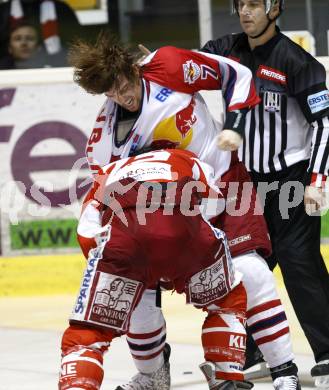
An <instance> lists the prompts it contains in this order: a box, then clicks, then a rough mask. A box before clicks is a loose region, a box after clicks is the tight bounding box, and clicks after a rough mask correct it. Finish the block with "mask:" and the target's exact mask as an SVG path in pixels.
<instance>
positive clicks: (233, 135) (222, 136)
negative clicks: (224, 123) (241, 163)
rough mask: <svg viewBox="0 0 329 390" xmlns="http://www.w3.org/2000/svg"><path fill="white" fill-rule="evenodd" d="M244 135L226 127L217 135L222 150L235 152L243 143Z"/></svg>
mask: <svg viewBox="0 0 329 390" xmlns="http://www.w3.org/2000/svg"><path fill="white" fill-rule="evenodd" d="M242 141H243V139H242V137H241V135H240V134H238V133H237V132H236V131H233V130H228V129H224V130H222V131H221V132H220V133H219V135H218V136H217V147H218V148H219V149H222V150H226V151H229V152H233V151H234V150H237V149H239V147H240V146H241V144H242Z"/></svg>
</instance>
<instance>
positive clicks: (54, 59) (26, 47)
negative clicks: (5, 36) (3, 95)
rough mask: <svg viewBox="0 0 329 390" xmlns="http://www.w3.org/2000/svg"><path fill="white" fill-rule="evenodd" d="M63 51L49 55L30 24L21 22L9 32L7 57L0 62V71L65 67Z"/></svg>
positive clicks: (36, 31) (35, 29)
mask: <svg viewBox="0 0 329 390" xmlns="http://www.w3.org/2000/svg"><path fill="white" fill-rule="evenodd" d="M65 65H66V54H65V52H64V50H63V49H61V50H60V51H59V52H57V53H55V54H51V55H50V54H49V53H48V52H47V50H46V49H45V47H44V45H43V44H42V42H41V40H40V36H39V32H38V30H37V28H36V27H35V26H33V25H32V24H31V23H28V22H25V21H22V22H20V23H18V24H16V26H15V27H14V28H13V29H12V30H11V32H10V35H9V40H8V46H7V55H5V56H4V57H3V58H2V59H1V60H0V69H29V68H44V67H52V66H65Z"/></svg>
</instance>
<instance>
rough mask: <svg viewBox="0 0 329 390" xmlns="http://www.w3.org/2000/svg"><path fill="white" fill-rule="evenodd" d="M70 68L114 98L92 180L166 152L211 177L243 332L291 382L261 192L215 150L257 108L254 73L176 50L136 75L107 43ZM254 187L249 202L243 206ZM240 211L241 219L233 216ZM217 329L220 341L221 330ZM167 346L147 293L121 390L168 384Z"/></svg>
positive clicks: (131, 335)
mask: <svg viewBox="0 0 329 390" xmlns="http://www.w3.org/2000/svg"><path fill="white" fill-rule="evenodd" d="M70 61H71V64H72V65H73V67H74V72H75V80H76V82H77V83H78V84H79V85H80V86H82V87H83V88H84V89H85V90H87V91H88V92H90V93H95V94H99V93H105V95H106V96H107V97H108V99H107V100H106V101H105V103H104V105H103V107H102V108H101V110H100V113H99V115H98V117H97V119H96V123H95V127H94V129H93V132H92V134H91V136H90V139H89V141H88V144H87V148H86V154H87V158H88V161H89V165H90V169H91V171H92V172H97V170H98V169H99V167H102V166H104V165H106V164H108V163H109V162H110V161H115V160H117V159H121V158H125V157H128V156H129V155H132V154H134V153H135V152H136V151H137V152H138V151H140V150H145V149H151V150H152V149H158V148H161V147H162V148H169V147H171V148H177V149H186V150H190V151H192V152H194V153H195V154H196V155H197V157H198V158H199V159H200V160H202V161H204V162H206V163H208V164H209V165H211V166H212V167H213V168H214V171H215V179H216V180H217V183H218V185H220V186H221V188H222V192H223V193H224V195H225V198H226V209H225V210H224V211H223V213H222V214H221V215H220V217H219V218H218V220H217V222H216V223H217V226H218V227H220V228H221V229H222V230H224V231H225V233H226V234H227V236H228V239H229V244H230V249H231V253H232V257H233V261H234V263H235V266H236V268H237V269H238V270H240V271H241V273H242V274H243V284H244V287H245V288H246V292H247V296H248V301H247V305H248V306H247V323H248V325H249V327H250V329H251V331H252V335H253V337H254V339H255V340H256V342H257V344H258V345H259V347H260V349H261V351H262V353H263V354H264V356H265V359H266V360H267V362H268V364H269V366H270V367H271V368H272V369H273V372H275V373H276V374H275V375H277V376H285V375H295V374H296V373H297V368H296V366H295V365H294V364H293V363H292V360H293V357H294V356H293V353H292V348H291V341H290V333H289V326H288V323H287V319H286V316H285V312H284V309H283V307H282V305H281V302H280V299H279V297H278V294H277V292H276V289H275V283H274V278H273V275H272V273H271V271H270V270H269V269H268V267H267V265H266V263H265V261H264V259H263V258H262V256H267V255H269V254H270V252H271V245H270V241H269V238H268V233H267V227H266V224H265V221H264V218H263V216H262V215H260V213H259V209H258V213H254V209H255V207H257V206H256V204H257V202H256V193H255V190H254V189H253V188H252V185H251V181H250V178H249V175H248V173H247V171H246V169H245V167H244V165H243V164H242V163H240V162H239V161H238V159H237V156H236V154H234V153H231V152H228V151H226V152H225V151H221V150H219V149H218V147H217V143H218V142H221V139H219V140H218V137H220V135H221V134H222V133H223V130H222V131H221V129H225V130H234V131H237V132H239V131H242V130H243V128H244V117H245V114H246V111H247V110H248V108H249V107H251V106H254V105H255V104H257V102H258V98H257V96H256V95H255V93H254V86H253V82H252V78H251V75H250V72H249V71H248V70H247V69H246V68H245V67H243V66H241V65H240V64H238V63H237V62H235V61H232V60H230V59H227V58H223V57H220V56H216V55H208V54H204V53H197V52H191V51H189V50H183V49H177V48H174V47H164V48H161V49H159V50H157V51H156V52H154V53H151V54H150V55H149V56H148V57H146V59H145V60H144V62H142V63H141V65H140V66H137V65H135V64H134V62H133V61H134V59H133V57H132V56H131V54H130V52H129V51H127V50H125V49H123V48H122V47H121V46H120V45H118V44H117V43H114V42H113V40H111V38H109V37H108V36H106V35H101V36H100V37H99V39H98V41H97V43H96V45H91V44H89V45H88V44H87V43H84V42H79V43H77V44H76V45H75V46H73V47H72V48H71V52H70ZM203 89H205V90H211V89H212V90H216V89H221V90H222V95H223V101H224V108H225V111H226V112H225V122H224V123H217V122H215V121H214V119H213V118H212V116H211V115H210V113H209V111H208V109H207V106H206V104H205V102H204V100H203V98H202V96H201V95H200V94H199V92H198V91H200V90H203ZM218 110H221V107H220V104H219V105H218ZM232 182H233V183H232ZM234 183H235V184H237V186H234ZM231 184H233V185H231ZM249 184H250V186H249V188H250V189H251V192H250V196H249V197H248V196H247V197H246V196H242V193H243V191H242V190H243V189H244V187H245V185H246V186H247V187H248V185H249ZM234 187H235V190H234ZM242 206H243V207H242ZM239 207H240V208H241V209H242V208H245V211H244V212H243V213H236V212H234V211H235V210H236V209H239ZM230 210H231V211H233V212H230ZM145 318H147V323H145ZM211 329H214V327H213V326H212V324H211V323H209V324H207V329H205V331H204V336H203V337H204V339H205V342H206V343H208V347H209V350H210V349H211V343H212V335H213V333H214V332H215V331H212V330H211ZM216 329H217V330H216V332H220V330H219V329H220V327H217V328H216ZM216 332H215V333H216ZM165 339H166V329H165V321H164V318H163V315H162V312H161V308H159V307H157V306H156V291H155V290H154V289H147V290H146V291H145V292H144V294H143V297H142V298H141V301H140V303H139V305H138V306H137V307H136V309H135V310H134V312H133V314H132V317H131V321H130V328H129V332H128V334H127V341H128V345H129V347H130V350H131V353H132V356H133V359H134V362H135V365H136V367H137V368H138V370H139V374H138V375H136V377H134V378H133V380H132V381H131V382H130V383H129V384H126V385H122V386H119V387H118V389H119V390H120V389H128V390H133V389H137V388H138V386H139V383H140V382H142V381H144V379H147V380H151V382H152V380H155V379H154V378H156V377H164V376H165V375H169V372H168V370H167V369H166V364H165V360H164V355H163V353H162V352H163V351H164V348H165ZM202 369H203V371H204V372H205V371H207V375H206V377H207V379H208V381H209V386H211V383H212V382H211V380H212V378H214V379H216V377H217V376H218V375H219V372H220V371H221V370H222V369H223V367H222V365H221V363H220V356H218V360H217V363H216V364H214V365H207V366H202ZM210 373H211V374H210ZM273 379H274V378H273ZM153 388H157V390H167V389H169V387H168V386H167V385H166V384H164V385H163V386H161V387H160V386H157V387H155V386H154V385H152V384H151V385H149V387H145V389H153ZM280 390H281V389H280Z"/></svg>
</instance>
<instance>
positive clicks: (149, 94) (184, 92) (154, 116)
mask: <svg viewBox="0 0 329 390" xmlns="http://www.w3.org/2000/svg"><path fill="white" fill-rule="evenodd" d="M169 57H170V58H171V62H170V63H168V58H169ZM173 64H174V65H173ZM142 71H143V78H142V88H143V97H142V104H141V108H140V111H139V112H138V114H136V118H135V121H127V122H124V123H121V125H123V126H128V127H127V129H126V133H127V136H126V137H125V138H124V137H121V140H120V134H119V132H120V125H119V118H118V106H117V105H116V104H115V103H114V102H113V101H112V100H111V99H107V100H106V101H105V103H104V105H103V107H102V109H101V111H100V114H99V116H98V118H97V120H96V124H95V127H94V130H93V132H92V134H91V137H90V139H89V142H88V145H87V149H86V153H87V158H88V162H89V165H90V168H91V170H92V172H94V173H96V172H97V171H98V169H99V168H100V167H103V166H104V165H106V164H108V163H109V162H111V161H113V160H117V159H121V158H126V157H128V156H129V155H131V153H133V152H135V151H136V150H140V149H143V148H145V147H150V148H154V149H160V148H176V149H187V150H190V151H192V152H193V153H195V154H196V155H197V157H198V158H199V159H200V160H202V161H204V162H206V163H208V164H209V165H211V166H213V167H214V168H215V177H216V178H219V177H220V176H221V175H222V174H223V173H225V172H226V171H227V170H228V168H229V166H230V162H231V153H230V152H225V151H219V150H218V148H217V146H216V136H217V134H218V132H219V131H220V130H221V128H222V126H223V124H219V123H217V122H215V121H214V119H213V118H212V116H211V114H210V112H209V110H208V108H207V106H206V104H205V102H204V100H203V98H202V96H201V95H200V94H199V93H198V92H197V91H199V90H205V89H208V90H211V89H212V90H215V89H222V92H223V98H224V101H225V104H226V108H227V112H228V113H229V112H230V110H233V111H234V110H235V109H240V108H246V107H250V106H253V105H255V104H257V103H258V97H257V95H256V94H255V93H254V88H253V83H252V79H251V77H250V72H249V71H248V70H247V68H245V67H243V66H241V65H239V64H238V63H236V62H234V61H231V60H229V59H227V58H224V57H220V56H215V55H209V54H204V53H195V52H191V51H189V50H182V49H175V48H162V49H159V50H157V51H156V52H155V53H152V54H151V55H150V56H149V57H148V58H147V59H146V60H145V63H144V65H143V66H142Z"/></svg>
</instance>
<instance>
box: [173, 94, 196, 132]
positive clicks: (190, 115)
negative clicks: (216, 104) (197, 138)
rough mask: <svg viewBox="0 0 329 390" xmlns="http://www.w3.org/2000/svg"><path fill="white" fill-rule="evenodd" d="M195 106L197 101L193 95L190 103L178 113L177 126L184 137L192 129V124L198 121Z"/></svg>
mask: <svg viewBox="0 0 329 390" xmlns="http://www.w3.org/2000/svg"><path fill="white" fill-rule="evenodd" d="M194 107H195V101H194V98H193V97H192V99H191V102H190V104H189V105H188V106H187V107H185V108H183V109H182V110H180V111H178V112H177V114H176V127H177V130H178V131H179V132H180V133H181V134H182V136H183V138H185V137H186V134H187V133H188V132H189V131H190V130H191V129H192V126H193V125H194V123H195V122H196V119H197V118H196V116H195V115H194Z"/></svg>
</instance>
